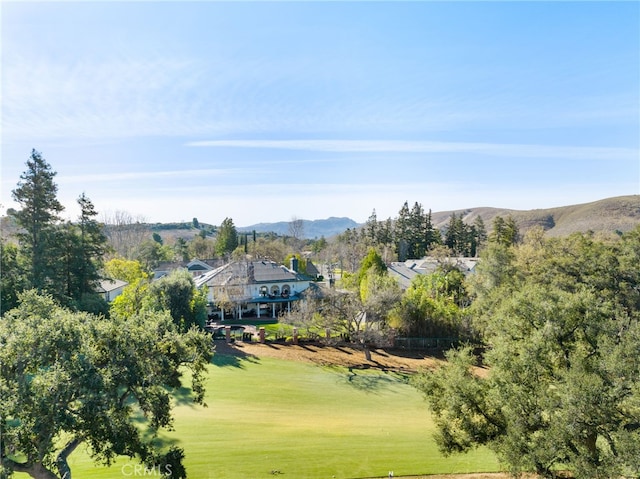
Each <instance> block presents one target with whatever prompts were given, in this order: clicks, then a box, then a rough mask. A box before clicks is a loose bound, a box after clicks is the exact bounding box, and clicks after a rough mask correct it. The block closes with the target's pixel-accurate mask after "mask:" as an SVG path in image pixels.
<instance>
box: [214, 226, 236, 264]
mask: <svg viewBox="0 0 640 479" xmlns="http://www.w3.org/2000/svg"><path fill="white" fill-rule="evenodd" d="M237 247H238V231H237V230H236V227H235V225H234V224H233V220H232V219H231V218H225V219H224V221H222V224H221V225H220V228H219V229H218V236H217V238H216V252H217V253H218V255H219V256H224V255H227V254H230V253H232V252H233V250H235V249H236V248H237Z"/></svg>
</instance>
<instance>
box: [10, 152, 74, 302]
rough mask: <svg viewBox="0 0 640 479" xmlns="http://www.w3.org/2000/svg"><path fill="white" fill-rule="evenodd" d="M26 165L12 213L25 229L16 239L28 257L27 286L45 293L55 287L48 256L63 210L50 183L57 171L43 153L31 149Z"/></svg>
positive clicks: (51, 261)
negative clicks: (17, 206)
mask: <svg viewBox="0 0 640 479" xmlns="http://www.w3.org/2000/svg"><path fill="white" fill-rule="evenodd" d="M26 165H27V169H26V171H25V172H24V173H23V174H22V175H20V180H21V181H20V182H18V187H17V188H16V189H15V190H13V192H12V193H13V198H14V200H15V201H16V202H17V203H18V204H20V205H21V206H22V208H21V209H20V210H18V211H16V213H15V218H16V221H17V222H18V224H19V225H20V226H21V227H22V228H23V230H24V232H22V233H20V234H19V236H18V239H19V241H20V245H21V247H22V249H23V252H24V254H25V256H26V257H27V262H28V265H27V267H28V280H29V283H30V286H31V287H33V288H36V289H38V290H41V291H47V290H52V289H53V288H54V286H55V264H56V260H57V258H55V257H54V256H53V255H51V254H50V253H51V251H52V249H53V248H52V246H54V244H55V243H54V241H55V227H56V225H57V224H58V222H59V220H60V218H59V216H58V215H59V213H61V212H62V211H63V210H64V207H63V206H62V204H61V203H60V202H59V201H58V199H57V197H56V195H57V192H58V186H57V185H56V184H55V182H54V181H53V179H54V177H55V176H56V172H55V171H53V170H52V169H51V166H50V165H49V163H47V162H46V160H45V159H44V158H43V157H42V154H41V153H40V152H38V151H36V150H35V149H34V150H32V151H31V156H30V157H29V159H28V160H27V163H26Z"/></svg>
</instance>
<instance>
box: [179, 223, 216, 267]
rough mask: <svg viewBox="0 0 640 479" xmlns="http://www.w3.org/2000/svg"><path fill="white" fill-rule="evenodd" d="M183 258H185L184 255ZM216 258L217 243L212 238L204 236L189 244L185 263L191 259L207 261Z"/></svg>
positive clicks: (195, 238)
mask: <svg viewBox="0 0 640 479" xmlns="http://www.w3.org/2000/svg"><path fill="white" fill-rule="evenodd" d="M200 231H203V230H200ZM182 256H183V258H185V256H184V254H183V255H182ZM215 256H216V242H215V241H213V240H212V239H210V238H203V237H202V236H200V235H197V236H195V237H194V238H193V239H192V240H191V241H190V242H189V246H188V250H187V256H186V259H185V261H188V260H189V259H190V258H200V259H206V258H214V257H215Z"/></svg>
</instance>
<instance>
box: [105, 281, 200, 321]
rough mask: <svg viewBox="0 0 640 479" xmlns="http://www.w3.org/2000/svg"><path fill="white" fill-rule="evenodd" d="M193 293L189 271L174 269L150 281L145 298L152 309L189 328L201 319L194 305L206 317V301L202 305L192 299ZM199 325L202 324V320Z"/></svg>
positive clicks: (192, 283) (194, 293) (193, 286)
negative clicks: (201, 309) (162, 312)
mask: <svg viewBox="0 0 640 479" xmlns="http://www.w3.org/2000/svg"><path fill="white" fill-rule="evenodd" d="M195 295H196V288H195V284H194V282H193V278H192V277H191V275H190V274H189V272H188V271H186V270H184V269H176V270H174V271H172V272H171V273H170V274H169V275H167V276H164V277H162V278H160V279H159V280H157V281H154V282H152V283H151V285H150V286H149V292H148V298H147V300H148V305H149V307H150V308H151V309H152V310H154V311H167V312H169V314H170V315H171V317H172V318H173V321H174V322H175V323H176V324H177V325H179V326H180V327H181V328H182V329H189V328H190V327H191V326H192V325H194V324H196V325H197V324H198V320H200V321H202V317H203V315H202V312H201V311H194V309H193V308H194V306H197V307H199V308H203V309H204V311H205V314H204V316H205V317H206V302H205V303H204V305H203V304H202V303H201V302H199V301H197V300H194V296H195ZM116 299H117V298H116ZM200 326H204V322H202V324H200Z"/></svg>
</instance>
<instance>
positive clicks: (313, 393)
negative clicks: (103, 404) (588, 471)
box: [16, 354, 499, 479]
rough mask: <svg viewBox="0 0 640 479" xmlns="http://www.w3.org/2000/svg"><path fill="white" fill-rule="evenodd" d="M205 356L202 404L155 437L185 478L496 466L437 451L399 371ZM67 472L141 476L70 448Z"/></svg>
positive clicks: (425, 416)
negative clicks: (171, 446)
mask: <svg viewBox="0 0 640 479" xmlns="http://www.w3.org/2000/svg"><path fill="white" fill-rule="evenodd" d="M213 363H214V364H212V366H211V368H210V375H209V378H208V384H207V399H206V402H207V404H208V407H207V408H203V407H201V406H193V405H191V404H180V405H179V406H178V407H177V408H176V410H175V416H176V422H175V431H173V432H170V433H168V434H166V436H165V437H164V439H165V440H166V442H167V443H169V442H171V443H176V444H178V445H180V446H181V447H183V448H184V450H185V453H186V460H185V463H186V467H187V471H188V474H189V477H190V478H194V479H207V478H215V479H225V478H226V479H247V478H259V477H278V476H281V477H288V478H291V479H292V478H313V479H315V478H332V477H335V478H364V477H381V476H384V477H386V476H387V474H388V472H389V471H393V472H394V475H395V476H396V477H399V476H402V475H410V474H436V473H465V472H486V471H497V470H499V467H498V463H497V461H496V460H495V458H494V456H493V455H492V454H491V453H490V452H488V451H487V450H484V449H480V450H477V451H474V452H472V453H470V454H468V455H456V456H453V457H448V458H445V457H443V456H442V455H440V453H439V452H438V451H437V448H436V445H435V443H434V441H433V439H432V437H431V433H432V431H433V423H432V421H431V418H430V416H429V413H428V411H427V409H426V405H425V403H424V401H423V399H422V396H421V395H420V394H419V393H418V392H417V391H416V390H414V389H413V388H412V387H411V386H410V385H408V384H407V382H406V378H405V377H403V376H400V375H396V374H393V373H383V372H379V371H378V372H373V371H362V370H358V371H355V370H354V371H352V372H350V371H349V370H348V369H344V368H337V367H336V368H329V367H320V366H317V365H313V364H308V363H303V362H296V361H286V360H281V359H275V358H255V357H246V358H244V359H243V358H238V357H233V356H225V355H220V354H218V355H216V356H215V357H214V361H213ZM72 470H73V473H74V478H105V479H106V478H109V479H115V478H125V477H144V476H143V475H142V474H143V471H138V472H139V474H136V470H135V469H134V463H133V462H129V461H127V460H120V461H119V462H118V463H117V464H115V465H113V466H112V467H111V468H105V467H94V466H93V465H92V464H91V462H90V461H89V459H88V458H87V456H86V454H84V453H83V452H82V451H81V450H80V449H79V450H78V451H77V452H76V453H75V454H74V455H73V456H72ZM275 471H279V473H275V474H273V472H275ZM150 475H151V474H150V473H149V472H147V473H146V477H150ZM16 477H26V476H22V475H16Z"/></svg>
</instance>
